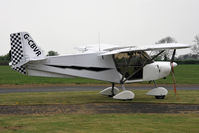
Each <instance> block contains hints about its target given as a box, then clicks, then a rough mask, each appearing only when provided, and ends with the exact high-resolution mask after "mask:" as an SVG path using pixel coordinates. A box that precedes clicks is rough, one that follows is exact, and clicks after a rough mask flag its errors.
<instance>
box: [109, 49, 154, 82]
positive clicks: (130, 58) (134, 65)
mask: <svg viewBox="0 0 199 133" xmlns="http://www.w3.org/2000/svg"><path fill="white" fill-rule="evenodd" d="M113 59H114V62H115V66H116V68H117V70H118V72H120V73H121V74H122V75H124V77H125V78H129V79H130V80H133V79H141V78H142V77H143V67H144V66H145V65H146V64H149V63H151V60H150V57H149V56H148V54H147V53H146V52H144V51H136V52H128V53H119V54H115V55H113Z"/></svg>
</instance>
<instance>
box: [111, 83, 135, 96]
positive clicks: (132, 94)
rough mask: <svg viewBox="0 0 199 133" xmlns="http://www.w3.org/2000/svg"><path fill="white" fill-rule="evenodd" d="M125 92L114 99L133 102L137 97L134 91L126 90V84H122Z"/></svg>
mask: <svg viewBox="0 0 199 133" xmlns="http://www.w3.org/2000/svg"><path fill="white" fill-rule="evenodd" d="M122 89H123V91H122V92H120V93H118V94H117V95H115V96H114V97H113V99H118V100H132V99H134V97H135V94H134V93H133V92H132V91H129V90H126V88H125V86H124V84H122Z"/></svg>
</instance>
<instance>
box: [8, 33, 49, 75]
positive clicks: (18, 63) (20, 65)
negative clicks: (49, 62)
mask: <svg viewBox="0 0 199 133" xmlns="http://www.w3.org/2000/svg"><path fill="white" fill-rule="evenodd" d="M10 43H11V62H10V63H9V65H11V66H12V68H13V69H14V70H16V71H18V72H20V73H23V74H26V63H28V62H29V61H37V60H43V59H46V56H45V55H44V52H43V51H42V50H41V49H40V48H39V47H38V46H37V45H36V43H35V42H34V40H33V39H32V37H31V36H30V35H29V34H28V33H27V32H18V33H12V34H10Z"/></svg>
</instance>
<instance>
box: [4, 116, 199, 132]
mask: <svg viewBox="0 0 199 133" xmlns="http://www.w3.org/2000/svg"><path fill="white" fill-rule="evenodd" d="M198 123H199V114H92V115H90V114H84V115H81V114H73V115H72V114H70V115H64V114H59V115H25V116H10V115H7V116H4V115H2V116H0V131H1V132H3V133H12V132H15V133H19V132H20V133H23V132H24V133H26V132H31V133H32V132H41V133H55V132H57V133H58V132H59V133H159V132H163V133H197V132H199V126H198Z"/></svg>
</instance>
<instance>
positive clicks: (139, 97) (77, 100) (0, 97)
mask: <svg viewBox="0 0 199 133" xmlns="http://www.w3.org/2000/svg"><path fill="white" fill-rule="evenodd" d="M147 91H148V90H133V92H134V93H135V94H136V96H135V99H133V100H132V101H120V100H114V99H112V98H110V97H106V96H102V95H100V94H98V93H99V92H98V91H80V92H74V91H73V92H40V93H38V92H34V93H7V94H0V105H36V104H86V103H114V102H123V103H128V102H145V103H180V104H199V97H198V96H199V91H197V90H179V91H178V94H177V97H175V96H174V93H173V91H172V90H170V91H169V94H168V95H167V96H166V98H165V99H162V100H159V99H155V98H154V97H153V96H146V95H145V93H146V92H147Z"/></svg>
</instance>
